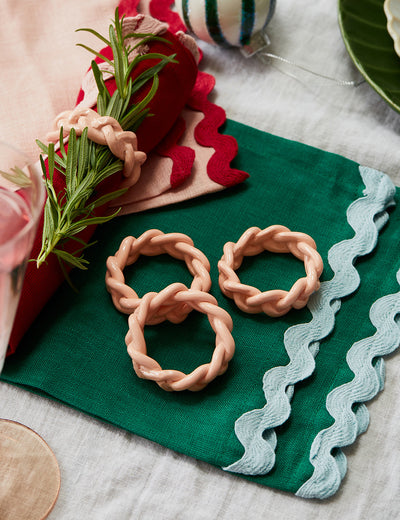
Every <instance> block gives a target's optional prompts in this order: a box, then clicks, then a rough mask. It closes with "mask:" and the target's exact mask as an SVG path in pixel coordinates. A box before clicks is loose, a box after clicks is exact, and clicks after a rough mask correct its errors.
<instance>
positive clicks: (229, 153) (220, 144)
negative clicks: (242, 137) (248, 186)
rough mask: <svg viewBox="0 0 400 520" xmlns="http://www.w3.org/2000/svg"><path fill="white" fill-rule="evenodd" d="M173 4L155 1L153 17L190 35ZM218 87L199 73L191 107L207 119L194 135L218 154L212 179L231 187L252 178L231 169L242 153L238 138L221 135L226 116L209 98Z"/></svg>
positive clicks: (211, 169)
mask: <svg viewBox="0 0 400 520" xmlns="http://www.w3.org/2000/svg"><path fill="white" fill-rule="evenodd" d="M172 4H173V2H172V1H171V0H152V1H151V2H150V13H151V15H152V16H154V17H155V18H157V19H159V20H161V21H163V22H167V23H168V24H169V25H170V30H172V31H184V32H186V27H185V25H184V24H183V22H182V20H181V18H180V16H179V15H178V13H176V12H173V11H171V8H170V7H171V5H172ZM214 85H215V79H214V77H213V76H211V74H208V73H206V72H202V71H199V72H198V75H197V80H196V84H195V86H194V88H193V92H192V95H191V97H190V99H189V101H188V103H187V105H188V106H189V107H190V108H192V109H193V110H197V111H199V112H203V114H204V119H203V120H202V121H200V123H199V124H198V125H197V127H196V129H195V134H194V135H195V139H196V141H197V143H198V144H199V145H201V146H204V147H207V148H214V150H215V153H214V154H213V156H212V157H211V159H210V160H209V161H208V164H207V174H208V176H209V177H210V179H211V180H212V181H214V182H216V183H217V184H220V185H221V186H225V187H230V186H234V185H236V184H239V183H240V182H243V181H244V180H245V179H247V178H248V177H249V174H248V173H246V172H244V171H241V170H237V169H235V168H231V166H230V163H231V161H232V160H233V159H234V158H235V157H236V155H237V153H238V145H237V141H236V139H235V138H234V137H232V136H229V135H222V134H220V133H219V131H218V130H219V128H220V127H221V126H222V125H223V124H224V123H225V121H226V114H225V111H224V110H223V109H222V108H221V107H219V106H218V105H215V104H214V103H211V101H209V100H208V95H209V94H210V92H211V91H212V90H213V88H214Z"/></svg>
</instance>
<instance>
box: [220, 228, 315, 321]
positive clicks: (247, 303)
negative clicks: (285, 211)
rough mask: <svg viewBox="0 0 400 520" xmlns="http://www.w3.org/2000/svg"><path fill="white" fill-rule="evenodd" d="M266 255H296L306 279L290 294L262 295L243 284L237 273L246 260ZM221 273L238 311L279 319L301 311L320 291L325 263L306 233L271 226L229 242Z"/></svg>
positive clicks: (251, 230) (223, 286) (271, 292)
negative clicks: (245, 258) (313, 294)
mask: <svg viewBox="0 0 400 520" xmlns="http://www.w3.org/2000/svg"><path fill="white" fill-rule="evenodd" d="M263 251H270V252H272V253H291V254H293V255H294V256H295V257H296V258H299V259H300V260H302V261H303V262H304V267H305V271H306V277H304V278H300V279H299V280H297V281H296V282H295V283H294V285H293V286H292V288H291V289H290V290H289V291H284V290H280V289H278V290H271V291H265V292H261V291H259V290H258V289H256V288H255V287H252V286H250V285H244V284H242V283H241V282H240V280H239V277H238V276H237V274H236V273H235V270H236V269H238V268H239V267H240V266H241V264H242V262H243V258H244V257H245V256H254V255H258V254H259V253H261V252H263ZM218 269H219V273H220V274H219V285H220V288H221V291H222V292H223V293H224V294H225V295H226V296H228V297H229V298H233V299H234V301H235V303H236V305H237V306H238V307H239V309H241V310H242V311H244V312H248V313H259V312H264V313H265V314H267V315H268V316H272V317H279V316H283V315H284V314H286V313H287V312H289V311H290V309H292V308H294V309H301V308H303V307H305V306H306V305H307V302H308V299H309V297H310V296H311V294H312V293H313V292H314V291H316V290H318V289H319V286H320V282H319V277H320V276H321V273H322V270H323V262H322V259H321V256H320V255H319V253H318V252H317V247H316V244H315V242H314V240H313V239H312V238H311V237H310V236H309V235H306V234H305V233H297V232H292V231H290V229H288V228H287V227H285V226H270V227H268V228H266V229H264V230H261V229H260V228H258V227H252V228H249V229H248V230H247V231H245V233H243V235H242V236H241V237H240V239H239V240H238V241H237V242H236V243H233V242H227V243H226V244H225V245H224V254H223V256H222V258H221V260H220V261H219V262H218Z"/></svg>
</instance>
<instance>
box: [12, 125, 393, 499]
mask: <svg viewBox="0 0 400 520" xmlns="http://www.w3.org/2000/svg"><path fill="white" fill-rule="evenodd" d="M225 131H226V132H227V133H228V134H230V135H233V136H234V137H235V138H236V139H237V141H238V143H239V154H238V156H237V157H236V159H235V163H234V166H235V167H237V168H240V169H243V170H244V171H247V172H248V173H249V174H250V178H249V179H248V181H246V183H243V184H241V185H238V186H236V187H233V188H232V189H230V190H226V191H224V192H221V193H214V194H212V195H206V196H204V197H200V198H196V199H193V200H190V201H184V202H181V203H179V204H176V205H173V206H166V207H163V208H159V209H154V210H149V211H146V212H143V213H138V214H135V215H127V216H123V217H119V218H118V219H115V220H113V221H112V222H110V223H108V224H106V225H105V226H103V227H102V228H99V229H98V230H97V232H96V236H97V238H98V239H99V244H98V245H95V246H93V248H92V251H91V252H90V261H91V264H92V265H91V269H90V271H89V272H87V273H81V272H75V273H74V283H75V284H76V285H77V286H78V287H79V293H78V294H76V293H74V292H72V291H71V289H70V288H69V287H68V286H67V285H64V286H62V287H61V288H60V290H59V291H58V292H57V294H56V295H55V296H54V298H52V300H51V301H50V302H49V305H47V306H46V307H45V309H44V311H43V312H42V313H41V315H40V316H39V318H38V319H37V321H36V322H35V323H34V325H33V326H32V327H31V329H30V332H29V335H28V336H27V337H26V338H25V339H24V340H23V341H22V342H21V345H20V348H19V349H18V351H17V352H16V354H14V355H12V356H10V357H9V358H8V360H7V361H6V365H5V369H4V372H3V374H2V378H3V379H4V380H5V381H9V382H11V383H14V384H18V385H22V386H23V387H25V388H27V389H30V390H32V391H34V392H38V393H40V394H42V395H46V396H49V397H51V398H54V399H57V400H59V401H62V402H64V403H66V404H69V405H70V406H73V407H76V408H78V409H80V410H82V411H84V412H87V413H89V414H92V415H94V416H96V417H98V418H101V419H103V420H105V421H108V422H110V423H113V424H115V425H117V426H119V427H121V428H124V429H126V430H129V431H131V432H134V433H136V434H138V435H141V436H143V437H145V438H148V439H151V440H153V441H155V442H158V443H160V444H162V445H164V446H166V447H168V448H171V449H173V450H176V451H178V452H180V453H184V454H186V455H190V456H192V457H195V458H197V459H200V460H203V461H207V462H209V463H211V464H213V465H216V466H219V467H223V468H227V467H228V468H229V466H230V465H232V464H234V463H235V462H236V461H238V460H240V459H241V458H242V457H243V453H244V447H243V443H242V442H241V441H240V440H239V439H238V437H237V436H236V433H235V422H236V421H237V419H238V418H239V417H241V416H242V415H243V414H245V413H246V412H249V411H252V410H257V409H259V410H262V408H263V407H264V406H265V404H266V401H265V395H264V391H265V387H264V388H263V379H264V376H265V374H267V373H270V372H269V371H271V370H272V369H274V368H275V367H283V368H284V370H286V368H285V367H287V366H288V364H289V360H290V358H292V357H293V354H289V353H288V352H287V350H286V348H285V347H286V345H285V341H284V340H285V334H286V331H288V330H289V329H290V328H295V327H299V326H304V325H305V326H306V327H308V326H307V324H308V323H310V322H312V320H313V314H315V310H314V309H313V308H311V309H308V308H304V309H302V310H292V311H290V312H289V313H288V314H287V315H285V316H283V317H281V318H270V317H268V316H266V315H264V314H259V315H251V314H245V313H244V312H242V311H240V310H239V309H238V308H237V307H236V306H235V303H234V302H233V300H231V299H227V298H226V297H224V296H223V295H222V293H221V292H220V290H219V288H218V282H217V281H218V269H217V263H218V260H219V259H220V258H221V256H222V254H223V245H224V244H225V242H227V241H234V242H235V241H237V240H238V238H239V237H240V236H241V235H242V233H243V232H244V231H245V230H246V229H247V228H249V227H251V226H258V227H260V228H261V229H262V228H265V227H268V226H270V225H273V224H282V225H284V226H286V227H288V228H289V229H291V230H292V231H299V232H303V233H307V234H309V235H310V236H311V237H313V238H314V240H315V241H316V244H317V247H318V251H319V253H320V254H321V256H322V258H323V260H324V265H325V267H324V272H323V274H322V277H321V281H322V284H321V286H322V287H326V286H327V285H328V288H329V287H330V286H331V285H332V284H331V281H332V280H334V279H335V277H336V276H337V273H338V272H340V273H342V272H346V273H347V272H348V271H349V270H350V271H351V275H345V278H346V279H353V278H354V279H355V280H356V281H355V283H354V282H352V283H353V285H352V286H351V290H349V291H347V293H346V294H347V296H345V295H344V293H343V294H342V295H341V296H340V300H341V308H340V310H339V309H338V305H337V303H335V302H337V298H338V297H339V296H338V294H339V293H337V294H336V293H335V294H336V296H334V298H332V299H330V298H329V299H328V300H329V302H330V303H329V306H330V307H331V308H332V311H333V312H332V313H330V314H329V317H321V324H322V326H324V327H326V326H328V329H329V332H327V333H326V334H320V333H319V334H317V336H318V337H317V338H316V341H317V342H318V348H319V352H318V349H317V348H311V349H310V352H309V353H310V356H311V358H312V360H313V363H314V365H313V366H312V367H311V372H312V377H310V370H309V371H308V372H307V375H306V377H304V380H303V381H302V383H301V385H298V384H297V382H298V379H299V378H297V379H296V378H294V379H287V380H286V379H285V381H286V383H285V388H284V389H285V390H286V391H287V393H285V392H284V394H285V395H283V398H282V399H281V401H280V402H281V407H282V408H279V406H278V412H285V413H286V415H285V417H286V420H285V421H284V422H283V423H281V425H280V426H277V427H276V429H275V430H274V435H275V436H276V441H277V442H276V443H275V445H274V446H273V451H274V456H275V459H274V461H273V465H272V468H271V469H270V470H269V472H268V473H266V474H258V475H246V477H245V478H246V479H249V480H252V481H254V482H257V483H259V484H263V485H266V486H269V487H274V488H277V489H281V490H285V491H289V492H292V493H298V494H299V495H300V496H304V497H319V498H324V497H327V496H330V495H332V494H333V493H334V492H335V491H336V490H337V489H338V487H339V485H340V482H341V480H342V479H343V476H344V473H345V468H346V463H345V461H346V459H345V456H344V454H343V452H342V451H341V450H340V448H342V447H344V446H345V445H347V444H351V443H352V442H354V440H355V439H356V437H357V435H359V434H360V433H362V432H363V431H365V429H366V427H367V424H368V412H367V409H366V408H365V405H364V404H363V403H364V402H365V401H367V400H368V399H371V398H372V397H373V396H374V395H375V394H376V393H377V392H378V391H379V390H381V389H382V388H383V379H384V378H383V361H382V356H383V355H385V354H387V353H389V352H392V351H393V350H395V348H397V347H398V346H399V343H400V338H399V336H400V335H399V326H398V323H397V322H396V316H398V313H399V312H400V309H399V298H400V296H399V295H400V293H399V278H400V276H399V275H398V274H397V272H398V271H399V268H400V265H399V264H400V262H399V258H398V251H399V245H400V243H399V235H398V230H399V225H400V210H399V208H398V207H395V206H393V204H394V203H395V202H398V199H399V191H398V190H395V188H394V186H393V184H392V183H391V182H390V180H389V179H388V177H387V176H385V175H384V174H382V173H380V172H376V171H375V170H371V169H369V168H362V167H360V166H359V165H358V164H357V163H355V162H353V161H350V160H347V159H345V158H343V157H340V156H338V155H334V154H330V153H327V152H324V151H321V150H318V149H315V148H311V147H308V146H306V145H303V144H299V143H295V142H292V141H287V140H285V139H282V138H279V137H275V136H272V135H269V134H266V133H263V132H260V131H258V130H255V129H252V128H250V127H246V126H243V125H241V124H238V123H235V122H232V121H228V122H227V125H226V129H225ZM354 214H356V218H354ZM151 228H158V229H161V230H162V231H164V232H165V233H169V232H175V231H176V232H181V233H185V234H187V235H189V236H190V237H191V238H192V239H193V241H194V245H195V246H196V247H197V248H199V249H200V250H201V251H203V253H205V255H206V256H207V257H208V259H209V261H210V264H211V278H212V280H213V286H212V288H211V291H210V292H211V293H212V294H213V295H214V296H215V297H216V298H217V300H218V302H219V305H220V306H221V307H223V308H224V309H226V310H227V311H228V312H229V313H230V315H231V316H232V319H233V324H234V326H233V332H232V333H233V337H234V339H235V342H236V353H235V356H234V357H233V359H232V361H231V362H230V365H229V368H228V370H227V372H226V373H225V374H224V375H222V376H220V377H219V378H217V379H216V380H215V381H214V382H213V383H211V384H210V385H209V386H208V387H207V388H206V389H204V390H203V391H201V392H198V393H192V392H175V393H168V392H164V391H163V390H161V389H160V388H159V387H158V386H157V385H156V384H154V382H151V381H146V380H142V379H139V378H138V377H137V376H136V374H135V373H134V371H133V368H132V362H131V359H130V357H129V356H128V354H127V351H126V345H125V335H126V333H127V330H128V325H127V317H126V315H122V314H120V313H119V312H118V311H117V310H116V309H115V308H114V306H113V304H112V301H111V298H110V295H109V294H108V292H107V290H106V288H105V284H104V274H105V269H106V268H105V262H106V259H107V257H108V256H109V255H112V254H114V253H115V251H116V250H117V249H118V248H119V245H120V242H121V240H122V239H123V238H124V237H125V236H127V235H132V236H139V235H141V234H142V233H143V232H144V231H146V230H147V229H151ZM355 237H357V239H355ZM337 244H345V245H346V248H344V249H343V246H340V247H339V248H338V247H337V246H336V245H337ZM349 244H350V247H347V246H349ZM332 249H333V250H334V251H335V250H336V254H335V255H333V257H332V253H329V251H332ZM338 249H339V251H337V250H338ZM361 256H362V261H360V262H357V259H358V257H361ZM328 257H329V261H328ZM332 258H336V259H337V261H333V260H332ZM353 264H354V267H355V269H354V270H351V266H352V265H353ZM239 272H240V279H241V281H242V283H246V284H248V285H252V286H255V287H257V288H258V289H260V290H267V289H276V288H280V289H286V290H287V289H289V288H290V287H291V285H292V284H293V283H294V281H295V280H296V279H298V278H299V277H300V276H303V275H304V266H303V263H302V262H300V261H298V260H296V259H295V258H294V257H292V256H290V255H283V254H270V253H264V254H260V255H258V256H254V257H249V258H246V259H245V261H244V262H243V264H242V266H241V267H240V269H239ZM124 274H125V276H126V281H127V283H128V284H129V285H130V286H132V287H133V288H134V290H135V291H136V292H137V293H138V294H139V296H142V295H143V294H144V293H146V292H148V291H159V290H161V289H162V288H163V287H165V286H166V285H167V284H168V283H171V282H183V283H185V284H186V285H189V284H190V283H191V275H190V274H189V273H188V271H187V269H186V266H185V265H184V263H183V262H180V261H178V260H175V259H172V258H170V257H168V256H166V255H161V256H157V257H151V258H149V257H140V258H139V260H138V261H137V262H136V263H135V265H134V266H132V267H131V268H129V267H127V268H126V269H125V270H124ZM396 276H397V277H396ZM339 285H340V286H343V282H340V284H339ZM316 294H318V293H316ZM375 302H377V303H375ZM370 316H371V319H370ZM385 331H390V333H389V332H387V333H385ZM145 333H146V341H147V347H148V351H149V352H150V353H151V356H152V357H153V358H154V359H156V360H157V361H158V362H159V363H160V365H161V366H162V367H163V368H171V369H178V370H182V371H183V372H186V373H188V372H190V371H191V370H193V369H194V368H195V367H196V366H198V365H200V364H202V363H205V362H208V361H209V359H210V357H211V353H212V350H213V344H214V333H213V331H212V330H211V329H210V326H209V324H208V322H207V319H206V318H205V317H204V316H203V315H200V314H199V313H196V312H192V313H191V314H190V315H189V316H188V317H187V318H186V320H185V321H184V322H182V323H181V324H179V325H175V324H172V323H169V322H164V323H162V324H159V325H155V326H148V327H146V329H145ZM309 339H310V336H309V333H308V332H307V331H306V333H305V338H304V340H305V345H306V348H304V347H302V346H301V345H300V346H299V350H301V355H304V352H305V350H309ZM311 344H312V345H314V347H316V345H315V341H312V342H311ZM300 347H301V348H300ZM296 348H297V347H296V345H294V346H293V351H294V353H295V352H296ZM310 356H308V359H311V358H310ZM354 360H356V361H355V362H354ZM268 380H269V378H268ZM291 385H293V388H292V389H290V387H291ZM288 403H289V410H288ZM332 403H333V406H332ZM343 410H344V411H345V412H346V413H342V411H343ZM255 428H256V426H255V427H254V429H255ZM274 428H275V426H274ZM382 428H384V425H382ZM323 432H325V433H323ZM270 433H271V430H266V431H264V439H267V440H268V438H269V436H270ZM265 446H267V447H268V445H267V443H266V442H264V444H261V445H260V446H259V447H258V448H257V450H258V449H261V450H262V449H263V448H265ZM270 446H271V445H270ZM377 448H378V447H377ZM359 449H362V447H361V446H359Z"/></svg>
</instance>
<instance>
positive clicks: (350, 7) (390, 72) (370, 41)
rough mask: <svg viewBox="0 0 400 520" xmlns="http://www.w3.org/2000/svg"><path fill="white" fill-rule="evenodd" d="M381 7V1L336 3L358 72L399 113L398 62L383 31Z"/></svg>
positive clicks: (349, 0)
mask: <svg viewBox="0 0 400 520" xmlns="http://www.w3.org/2000/svg"><path fill="white" fill-rule="evenodd" d="M383 3H384V0H339V25H340V30H341V32H342V36H343V40H344V43H345V45H346V48H347V50H348V52H349V54H350V57H351V58H352V60H353V61H354V63H355V65H356V67H357V68H358V70H359V71H360V72H361V74H362V75H363V76H364V78H365V79H366V80H367V81H368V83H369V84H370V85H371V86H372V87H373V88H374V89H375V90H376V91H377V92H378V94H379V95H381V96H382V97H383V99H385V100H386V101H387V102H388V103H389V105H390V106H391V107H392V108H394V109H395V110H397V111H398V112H400V58H399V57H398V56H397V54H396V53H395V50H394V47H393V40H392V38H391V37H390V35H389V33H388V31H387V28H386V24H387V19H386V15H385V12H384V10H383Z"/></svg>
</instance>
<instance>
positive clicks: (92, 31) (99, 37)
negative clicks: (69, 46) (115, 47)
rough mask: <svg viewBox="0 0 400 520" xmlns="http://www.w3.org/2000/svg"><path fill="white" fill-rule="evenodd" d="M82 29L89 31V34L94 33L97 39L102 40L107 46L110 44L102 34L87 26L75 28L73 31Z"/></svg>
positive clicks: (81, 30)
mask: <svg viewBox="0 0 400 520" xmlns="http://www.w3.org/2000/svg"><path fill="white" fill-rule="evenodd" d="M83 31H86V32H88V33H91V34H94V35H95V36H96V37H97V38H98V39H99V40H101V41H102V42H104V43H105V44H106V45H108V46H111V44H110V42H109V41H108V40H107V38H104V36H102V35H101V34H100V33H98V32H97V31H95V30H94V29H90V28H88V27H81V28H80V29H76V31H75V32H83Z"/></svg>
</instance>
